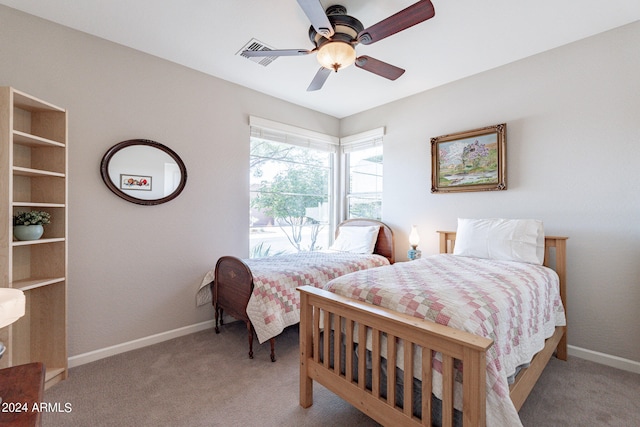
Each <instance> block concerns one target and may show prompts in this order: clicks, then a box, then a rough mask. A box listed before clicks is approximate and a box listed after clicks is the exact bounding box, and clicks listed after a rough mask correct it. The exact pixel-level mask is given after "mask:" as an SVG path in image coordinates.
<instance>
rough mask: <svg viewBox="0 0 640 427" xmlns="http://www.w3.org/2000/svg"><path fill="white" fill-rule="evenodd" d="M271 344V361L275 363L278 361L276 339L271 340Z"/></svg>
mask: <svg viewBox="0 0 640 427" xmlns="http://www.w3.org/2000/svg"><path fill="white" fill-rule="evenodd" d="M269 344H271V361H272V362H275V361H276V339H275V338H271V339H269Z"/></svg>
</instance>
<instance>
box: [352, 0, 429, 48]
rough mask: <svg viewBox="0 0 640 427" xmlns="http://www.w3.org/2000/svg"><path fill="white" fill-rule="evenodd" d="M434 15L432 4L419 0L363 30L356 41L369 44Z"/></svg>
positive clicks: (426, 0)
mask: <svg viewBox="0 0 640 427" xmlns="http://www.w3.org/2000/svg"><path fill="white" fill-rule="evenodd" d="M435 14H436V11H435V9H434V8H433V4H432V3H431V1H429V0H421V1H419V2H417V3H414V4H412V5H411V6H409V7H407V8H406V9H403V10H401V11H400V12H398V13H396V14H395V15H391V16H390V17H388V18H386V19H383V20H382V21H380V22H378V23H377V24H374V25H372V26H371V27H369V28H365V29H364V30H362V31H360V33H359V34H358V41H359V42H360V43H362V44H371V43H375V42H377V41H380V40H382V39H384V38H385V37H389V36H391V35H393V34H395V33H399V32H400V31H402V30H406V29H407V28H409V27H413V26H414V25H416V24H419V23H421V22H423V21H426V20H427V19H430V18H433V16H434V15H435Z"/></svg>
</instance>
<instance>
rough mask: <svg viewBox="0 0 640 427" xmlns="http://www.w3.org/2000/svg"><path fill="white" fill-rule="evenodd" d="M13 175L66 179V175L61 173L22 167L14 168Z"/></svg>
mask: <svg viewBox="0 0 640 427" xmlns="http://www.w3.org/2000/svg"><path fill="white" fill-rule="evenodd" d="M13 173H14V174H15V175H19V176H52V177H57V178H64V177H65V174H63V173H59V172H51V171H44V170H39V169H31V168H23V167H21V166H14V167H13Z"/></svg>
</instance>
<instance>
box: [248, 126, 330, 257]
mask: <svg viewBox="0 0 640 427" xmlns="http://www.w3.org/2000/svg"><path fill="white" fill-rule="evenodd" d="M331 157H332V154H331V153H330V152H327V151H322V150H315V149H312V148H304V147H299V146H295V145H290V144H287V143H282V142H274V141H268V140H264V139H260V138H255V137H252V138H251V155H250V158H251V163H250V173H251V181H250V182H251V253H250V256H251V257H252V258H256V257H261V256H268V255H275V254H279V253H290V252H301V251H313V250H318V249H323V248H327V247H328V244H329V230H328V228H329V227H328V224H329V213H330V212H331V210H330V204H331V194H330V189H331V185H330V182H331V176H332V174H331V165H332V161H331V160H332V159H331Z"/></svg>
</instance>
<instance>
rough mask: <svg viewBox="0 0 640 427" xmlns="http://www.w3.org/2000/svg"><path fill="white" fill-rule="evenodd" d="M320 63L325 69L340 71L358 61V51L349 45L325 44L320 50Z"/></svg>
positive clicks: (334, 42) (341, 43) (339, 42)
mask: <svg viewBox="0 0 640 427" xmlns="http://www.w3.org/2000/svg"><path fill="white" fill-rule="evenodd" d="M317 58H318V62H319V63H320V65H322V66H323V67H324V68H328V69H330V70H334V71H338V70H339V69H341V68H345V67H348V66H349V65H351V64H353V63H354V62H355V61H356V51H355V49H354V48H353V46H351V45H350V44H348V43H345V42H341V41H332V42H328V43H325V44H323V45H322V46H321V47H320V49H319V50H318V54H317Z"/></svg>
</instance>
